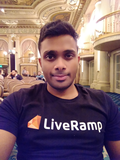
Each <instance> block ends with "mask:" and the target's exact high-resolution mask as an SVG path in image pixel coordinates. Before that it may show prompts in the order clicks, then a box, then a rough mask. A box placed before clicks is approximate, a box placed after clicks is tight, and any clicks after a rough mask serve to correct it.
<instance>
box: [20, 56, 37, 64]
mask: <svg viewBox="0 0 120 160" xmlns="http://www.w3.org/2000/svg"><path fill="white" fill-rule="evenodd" d="M22 63H24V64H25V63H29V64H37V63H38V58H36V57H35V58H34V59H32V58H31V57H21V58H20V64H22Z"/></svg>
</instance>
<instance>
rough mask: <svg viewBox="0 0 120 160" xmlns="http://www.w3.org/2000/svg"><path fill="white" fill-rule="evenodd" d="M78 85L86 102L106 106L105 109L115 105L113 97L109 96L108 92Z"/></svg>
mask: <svg viewBox="0 0 120 160" xmlns="http://www.w3.org/2000/svg"><path fill="white" fill-rule="evenodd" d="M76 87H77V89H78V92H79V94H80V96H81V97H83V99H84V101H86V103H94V104H96V105H97V106H102V108H103V107H104V109H106V110H108V109H110V108H111V107H114V106H115V104H114V102H113V101H112V99H111V97H110V96H108V95H107V93H105V92H104V91H102V90H96V89H91V88H85V87H83V86H82V85H76Z"/></svg>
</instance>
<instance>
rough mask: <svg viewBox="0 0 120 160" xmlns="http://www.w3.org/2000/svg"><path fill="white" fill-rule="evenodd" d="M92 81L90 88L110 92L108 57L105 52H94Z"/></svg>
mask: <svg viewBox="0 0 120 160" xmlns="http://www.w3.org/2000/svg"><path fill="white" fill-rule="evenodd" d="M95 52H96V53H95V56H94V58H95V59H94V65H95V67H94V81H93V83H92V84H91V86H90V87H91V88H95V89H100V90H103V91H105V92H109V91H110V57H108V55H107V52H105V51H95Z"/></svg>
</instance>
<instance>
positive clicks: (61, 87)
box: [50, 82, 73, 91]
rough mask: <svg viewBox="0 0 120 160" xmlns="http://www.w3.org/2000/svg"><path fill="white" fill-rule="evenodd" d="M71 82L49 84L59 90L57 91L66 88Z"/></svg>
mask: <svg viewBox="0 0 120 160" xmlns="http://www.w3.org/2000/svg"><path fill="white" fill-rule="evenodd" d="M72 84H73V82H71V83H67V84H62V83H61V84H56V85H55V84H53V85H50V86H51V87H52V88H54V89H56V90H59V91H63V90H66V89H68V88H69V87H70V86H71V85H72Z"/></svg>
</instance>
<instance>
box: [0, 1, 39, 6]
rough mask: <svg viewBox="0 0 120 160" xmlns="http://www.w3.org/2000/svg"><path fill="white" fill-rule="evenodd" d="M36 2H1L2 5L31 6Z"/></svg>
mask: <svg viewBox="0 0 120 160" xmlns="http://www.w3.org/2000/svg"><path fill="white" fill-rule="evenodd" d="M35 1H36V0H0V4H3V5H25V6H31V5H32V4H33V3H34V2H35Z"/></svg>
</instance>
